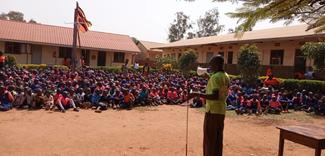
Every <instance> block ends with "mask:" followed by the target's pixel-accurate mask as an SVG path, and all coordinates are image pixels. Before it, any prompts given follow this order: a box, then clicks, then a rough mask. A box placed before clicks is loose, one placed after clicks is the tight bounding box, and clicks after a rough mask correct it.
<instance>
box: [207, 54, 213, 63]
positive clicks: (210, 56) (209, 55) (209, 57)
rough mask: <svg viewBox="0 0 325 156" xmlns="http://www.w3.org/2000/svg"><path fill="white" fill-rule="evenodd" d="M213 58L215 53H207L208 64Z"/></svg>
mask: <svg viewBox="0 0 325 156" xmlns="http://www.w3.org/2000/svg"><path fill="white" fill-rule="evenodd" d="M212 57H213V52H207V58H206V63H209V62H210V60H211V58H212Z"/></svg>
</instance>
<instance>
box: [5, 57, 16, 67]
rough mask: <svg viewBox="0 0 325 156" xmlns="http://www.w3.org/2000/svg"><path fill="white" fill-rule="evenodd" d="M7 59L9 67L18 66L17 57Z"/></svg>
mask: <svg viewBox="0 0 325 156" xmlns="http://www.w3.org/2000/svg"><path fill="white" fill-rule="evenodd" d="M6 57H7V59H6V64H7V65H9V66H14V65H16V57H15V56H12V55H8V56H6Z"/></svg>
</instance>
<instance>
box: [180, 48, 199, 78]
mask: <svg viewBox="0 0 325 156" xmlns="http://www.w3.org/2000/svg"><path fill="white" fill-rule="evenodd" d="M196 59H197V56H196V54H195V53H194V51H193V50H192V49H190V50H188V51H186V52H185V53H184V54H183V55H182V56H181V57H180V59H179V61H178V67H179V69H181V70H182V71H183V72H184V73H187V72H188V71H190V70H191V69H192V68H193V66H194V65H195V63H196Z"/></svg>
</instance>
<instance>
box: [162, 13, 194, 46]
mask: <svg viewBox="0 0 325 156" xmlns="http://www.w3.org/2000/svg"><path fill="white" fill-rule="evenodd" d="M189 19H190V17H189V16H187V15H185V14H184V13H183V12H177V13H176V19H175V20H174V22H173V23H172V24H171V25H170V27H169V33H168V40H169V42H175V41H178V40H181V39H183V38H184V36H185V34H186V32H187V30H188V29H191V28H192V25H191V24H190V22H189Z"/></svg>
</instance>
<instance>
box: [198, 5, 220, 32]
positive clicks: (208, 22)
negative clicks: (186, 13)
mask: <svg viewBox="0 0 325 156" xmlns="http://www.w3.org/2000/svg"><path fill="white" fill-rule="evenodd" d="M197 25H198V31H197V32H196V35H197V37H207V36H215V35H218V34H219V33H220V32H221V31H222V30H223V28H224V25H220V24H219V12H218V9H212V10H209V11H207V12H206V13H205V15H204V16H203V17H200V18H199V19H198V20H197Z"/></svg>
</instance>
